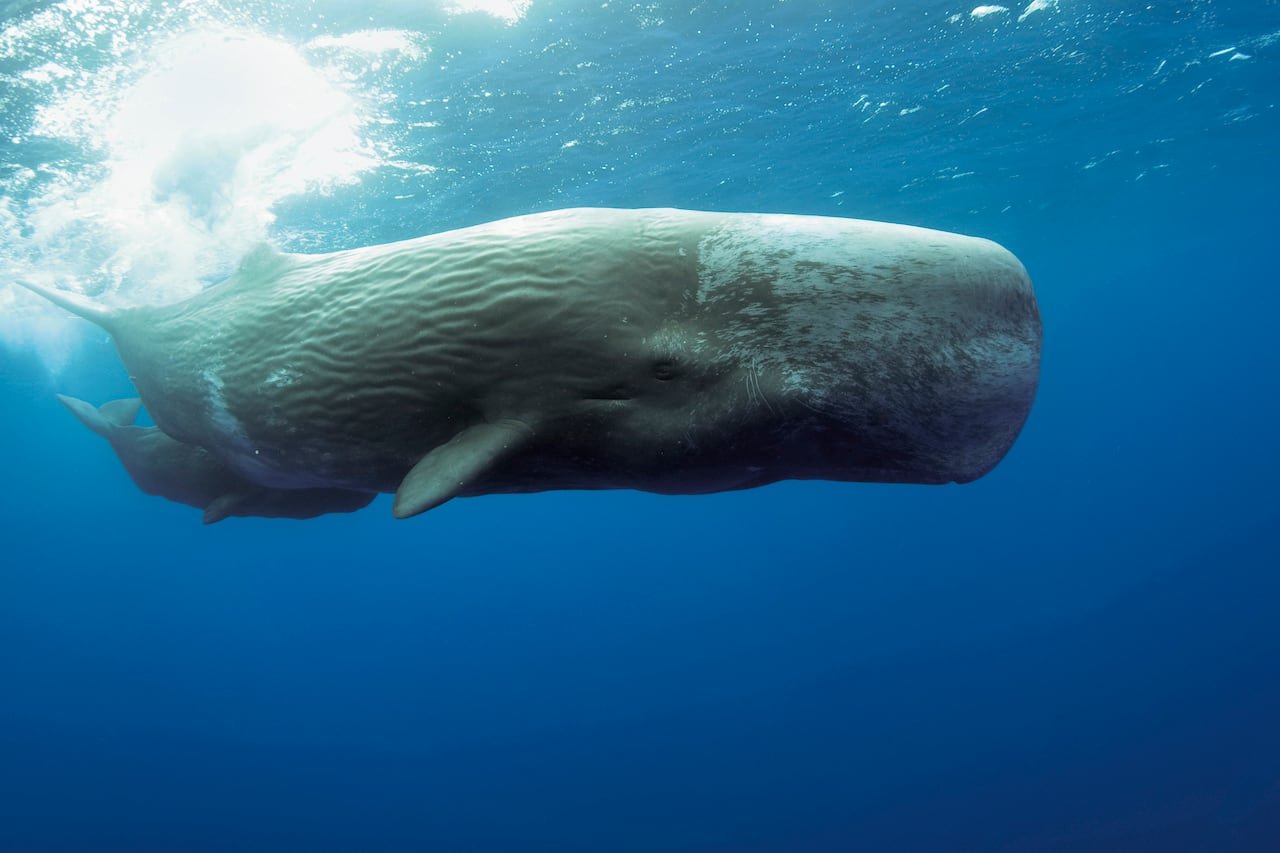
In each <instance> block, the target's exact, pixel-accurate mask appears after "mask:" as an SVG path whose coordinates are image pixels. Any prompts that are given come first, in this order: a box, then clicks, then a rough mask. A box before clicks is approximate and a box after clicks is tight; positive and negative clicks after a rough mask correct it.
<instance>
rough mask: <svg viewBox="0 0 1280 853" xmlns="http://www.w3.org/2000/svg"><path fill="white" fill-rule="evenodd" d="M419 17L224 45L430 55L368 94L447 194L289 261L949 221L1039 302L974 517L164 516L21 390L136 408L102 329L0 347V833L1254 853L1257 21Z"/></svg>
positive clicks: (633, 506) (1278, 563)
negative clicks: (456, 245) (571, 217)
mask: <svg viewBox="0 0 1280 853" xmlns="http://www.w3.org/2000/svg"><path fill="white" fill-rule="evenodd" d="M21 5H23V6H24V7H25V6H30V5H31V4H21ZM35 5H37V6H43V5H47V4H35ZM413 5H414V4H368V5H367V6H362V7H360V8H359V10H358V11H351V9H352V7H351V6H349V5H348V4H337V3H332V4H327V5H326V4H293V5H291V6H288V7H284V6H281V5H280V4H265V5H261V6H260V7H257V8H255V9H254V10H253V15H255V16H256V17H252V18H250V17H245V18H243V19H238V20H252V21H253V22H254V26H256V27H258V28H259V29H261V30H262V31H263V32H266V33H268V34H271V35H273V36H279V37H281V38H285V39H297V38H302V37H304V35H305V34H306V33H307V31H308V28H309V26H310V22H313V21H315V20H322V21H323V27H324V28H325V30H326V31H329V32H335V33H341V32H344V31H349V30H351V29H356V28H360V27H369V26H385V27H405V28H412V29H414V30H416V31H419V32H423V33H426V34H428V35H429V37H430V38H431V40H432V44H433V53H432V61H431V62H430V63H429V66H428V65H425V64H424V66H423V67H422V68H421V69H419V70H417V71H409V72H404V73H402V74H401V76H400V77H398V78H396V85H397V86H399V87H400V95H401V98H400V100H399V102H398V104H397V106H396V107H395V109H396V110H397V113H396V118H397V120H399V121H403V122H406V123H408V122H414V121H418V122H424V121H430V122H434V123H435V124H434V126H433V127H431V128H430V129H429V131H423V133H424V134H425V135H423V136H422V137H416V136H412V135H406V136H404V137H403V138H401V139H399V140H398V142H399V144H400V146H401V148H402V149H404V150H406V151H407V152H409V153H408V155H407V156H409V157H410V158H413V157H415V156H416V157H419V158H421V159H422V162H430V163H432V164H434V165H436V166H438V167H440V168H439V170H438V171H437V172H434V173H432V174H431V175H429V176H425V177H421V176H420V177H417V178H413V179H412V180H414V181H418V182H419V185H417V186H416V187H415V189H416V190H418V193H417V194H416V195H415V196H414V197H413V198H411V199H396V198H395V197H396V196H397V195H404V194H405V193H404V186H403V184H404V182H405V181H407V180H410V179H409V178H405V177H403V176H391V177H388V176H386V175H382V174H376V175H373V176H370V177H368V178H367V179H365V180H364V181H362V182H361V183H360V184H358V185H354V186H351V187H346V188H342V189H339V190H337V191H335V192H332V193H329V194H326V195H324V196H323V197H299V198H294V199H291V200H290V201H289V202H287V203H285V204H282V205H281V206H279V207H278V209H277V212H278V214H279V220H278V230H277V234H278V242H279V243H280V244H282V245H284V246H286V247H289V248H299V246H300V245H301V244H307V243H308V241H309V243H310V244H316V243H323V244H324V245H319V246H316V245H310V246H309V247H310V248H329V249H336V248H346V247H349V246H354V245H362V244H367V243H374V242H385V241H389V240H394V239H401V238H405V237H410V236H417V235H419V234H423V233H430V232H432V231H437V230H443V229H445V228H449V227H456V226H460V225H466V224H472V223H476V222H481V221H485V220H489V219H493V218H497V217H501V216H507V215H515V214H520V213H527V212H531V211H534V210H545V209H552V208H557V207H567V206H573V205H578V204H596V205H616V206H627V207H639V206H647V205H672V206H680V207H689V208H708V209H721V210H768V211H779V212H793V213H818V214H830V215H844V216H857V217H862V218H876V219H889V220H895V221H903V222H909V223H912V224H920V225H927V226H931V227H938V228H945V229H949V230H957V231H962V232H965V233H972V234H978V235H981V236H985V237H990V238H993V239H996V240H999V241H1000V242H1002V243H1004V244H1005V245H1006V246H1008V247H1009V248H1011V249H1012V250H1013V251H1014V252H1015V253H1017V254H1018V255H1019V257H1020V258H1021V259H1022V260H1023V261H1024V263H1025V264H1026V266H1027V267H1028V269H1029V270H1030V272H1031V274H1032V276H1033V278H1034V280H1035V282H1036V287H1037V292H1038V295H1039V299H1040V305H1041V310H1042V313H1043V316H1044V323H1045V349H1044V364H1043V374H1042V381H1041V387H1040V393H1039V397H1038V399H1037V401H1036V405H1035V408H1034V410H1033V412H1032V415H1031V418H1030V421H1029V422H1028V424H1027V426H1026V429H1025V431H1024V432H1023V434H1022V436H1021V438H1020V439H1019V441H1018V443H1017V445H1016V446H1015V447H1014V449H1013V451H1012V452H1011V453H1010V455H1009V456H1008V458H1007V459H1006V460H1005V461H1004V462H1003V463H1002V464H1001V465H1000V466H999V467H998V468H997V469H996V470H995V471H994V472H993V473H992V474H991V475H989V476H988V477H986V478H984V479H983V480H980V481H978V482H976V483H974V484H971V485H966V486H964V487H956V486H951V487H945V488H934V487H912V486H882V485H859V484H834V483H820V482H814V483H784V484H778V485H775V486H770V487H767V488H764V489H760V490H755V491H751V492H742V493H731V494H722V495H713V496H703V497H663V496H654V495H645V494H636V493H630V492H609V493H548V494H541V495H534V496H510V497H508V496H497V497H486V498H478V499H467V500H457V501H453V502H451V503H449V504H447V505H445V506H443V507H441V508H439V509H437V510H433V511H432V512H430V513H429V514H427V515H425V516H422V517H419V518H415V519H412V520H410V521H405V522H394V521H393V520H392V519H391V517H390V507H389V499H388V498H386V497H383V498H380V499H379V500H378V501H377V502H375V504H374V505H373V506H372V507H370V508H369V509H367V510H365V511H363V512H361V513H357V514H354V515H348V516H334V517H326V518H322V519H318V520H314V521H308V522H289V521H269V520H257V519H247V520H242V519H233V520H230V521H228V522H225V523H223V524H219V525H216V526H213V527H208V528H202V527H201V525H200V523H199V514H198V513H197V512H196V511H194V510H191V509H189V508H187V507H182V506H178V505H175V504H169V503H166V502H164V501H162V500H159V499H156V498H148V497H146V496H144V495H142V494H141V493H140V492H138V491H137V490H136V489H135V488H134V487H133V485H132V483H131V482H130V481H129V480H128V479H127V477H126V476H125V474H124V472H123V471H122V469H121V468H120V466H119V464H118V462H117V461H116V460H115V458H114V457H113V455H112V454H111V453H110V452H109V450H108V448H107V447H106V446H105V445H104V444H103V443H102V442H101V441H100V440H99V439H97V438H96V437H94V436H92V435H91V434H90V433H88V432H87V431H85V430H84V428H83V427H82V426H80V424H78V423H77V422H76V421H75V420H74V419H73V418H71V417H69V416H68V414H67V413H66V412H65V410H63V409H62V408H61V407H60V406H59V405H58V403H57V402H56V401H55V399H54V398H53V393H54V391H58V392H63V393H69V394H72V395H75V396H80V397H84V398H86V399H90V400H93V401H95V402H102V401H105V400H108V399H112V398H114V397H120V396H128V395H129V394H130V389H129V385H128V381H127V377H125V376H124V374H123V371H122V369H121V368H120V367H119V364H118V361H117V360H116V357H115V354H114V350H113V349H112V347H111V344H110V342H109V340H107V339H105V337H104V336H102V335H101V334H99V333H94V332H86V334H85V339H84V342H83V344H82V346H81V347H80V349H79V351H78V353H77V355H76V358H75V360H74V362H73V364H72V365H71V366H70V367H69V368H67V369H66V370H64V371H63V372H62V373H61V374H60V375H56V376H54V375H51V374H50V373H49V372H48V371H47V370H46V369H45V368H44V367H43V365H42V364H41V362H40V360H39V359H38V358H37V357H36V355H35V354H34V353H32V352H30V351H25V350H23V349H22V348H20V347H10V348H7V349H5V350H3V352H0V355H2V356H3V361H2V362H0V415H2V416H3V423H4V424H5V428H4V430H5V431H4V435H5V438H6V440H5V442H4V443H3V447H4V451H5V452H4V456H5V474H6V480H7V482H6V487H5V488H4V489H3V490H0V519H2V521H0V525H3V526H2V528H0V530H2V531H3V538H4V546H3V554H4V557H3V568H2V569H0V849H4V850H177V849H183V850H230V849H261V850H284V849H307V850H326V849H333V850H348V849H368V850H372V849H422V850H425V849H433V850H682V851H684V850H699V851H781V850H1018V851H1023V850H1026V851H1031V850H1209V849H1213V850H1270V849H1280V727H1278V726H1277V725H1276V721H1277V720H1280V619H1278V617H1280V575H1278V572H1277V569H1278V568H1280V559H1278V549H1277V544H1276V535H1277V522H1278V520H1280V498H1278V497H1277V492H1276V486H1275V484H1276V482H1277V475H1278V474H1280V449H1278V443H1277V440H1276V428H1275V424H1276V421H1277V414H1278V412H1277V408H1278V404H1277V376H1278V375H1280V373H1278V371H1277V368H1278V367H1280V356H1278V355H1277V347H1276V338H1275V323H1276V317H1277V316H1278V314H1277V312H1278V309H1280V295H1277V284H1278V279H1277V274H1276V267H1275V257H1276V245H1277V244H1276V239H1277V238H1276V225H1277V222H1280V201H1278V199H1280V194H1278V193H1277V191H1278V190H1280V170H1278V169H1277V167H1276V163H1275V153H1276V152H1275V141H1276V140H1277V139H1280V111H1277V109H1276V106H1275V104H1276V100H1277V96H1278V95H1280V86H1278V85H1277V81H1280V73H1277V58H1278V57H1280V53H1278V51H1280V36H1278V35H1277V34H1280V7H1278V6H1277V5H1276V4H1275V3H1259V2H1249V3H1244V2H1230V3H1226V2H1224V3H1195V2H1179V3H1168V4H1164V3H1162V4H1159V5H1158V6H1156V7H1155V8H1147V9H1145V10H1144V9H1141V8H1139V7H1136V6H1135V7H1129V4H1107V3H1077V2H1071V0H1062V2H1061V3H1060V5H1059V8H1058V9H1057V10H1053V9H1050V10H1046V11H1043V12H1038V13H1036V14H1034V15H1031V16H1028V17H1027V18H1026V20H1025V21H1021V22H1019V21H1017V16H1018V15H1019V14H1020V8H1017V7H1015V8H1013V9H1012V11H1011V12H1009V13H1004V14H1002V15H995V16H988V17H987V18H983V19H974V18H971V17H970V16H968V14H967V13H968V11H969V9H968V7H966V6H955V5H948V4H946V3H934V2H922V3H898V4H888V3H858V4H849V3H847V2H842V3H820V2H798V0H793V2H786V3H763V2H749V3H733V4H729V3H715V2H708V3H699V4H687V3H686V4H663V3H653V4H649V3H640V4H635V3H619V2H610V3H587V4H570V3H556V2H546V3H544V2H540V1H539V0H535V2H534V4H533V6H532V7H531V9H530V11H529V13H528V15H527V16H526V17H525V18H524V19H523V20H521V21H519V22H516V23H514V24H511V25H509V26H508V25H505V24H503V23H501V22H499V21H496V20H494V19H492V18H489V17H486V16H481V15H462V16H454V17H450V16H445V15H443V14H440V13H434V12H432V13H427V12H419V11H413V10H412V9H411V6H413ZM1122 7H1124V8H1122ZM14 8H15V10H16V9H17V7H16V6H15V7H14ZM691 9H692V11H690V10H691ZM344 10H345V11H344ZM956 13H959V14H961V16H962V17H961V19H960V20H958V21H955V22H948V21H947V20H946V17H947V16H949V15H952V14H956ZM11 14H15V15H16V14H17V11H11ZM24 14H26V13H24ZM222 14H225V15H227V16H231V15H232V13H231V12H227V11H226V10H223V12H222ZM237 14H243V15H245V16H249V12H243V13H237ZM322 15H323V17H320V16H322ZM1228 47H1234V48H1236V49H1237V50H1238V51H1239V52H1240V53H1243V54H1246V55H1248V57H1249V58H1248V59H1244V60H1238V61H1230V60H1229V59H1228V56H1227V55H1220V56H1216V57H1211V56H1210V55H1211V54H1213V53H1214V52H1215V51H1218V50H1221V49H1223V48H1228ZM35 61H36V60H34V59H31V58H30V57H27V58H23V57H21V56H18V57H16V58H15V57H13V56H12V55H10V56H9V57H8V58H7V59H6V60H5V62H6V63H8V64H7V65H5V66H4V68H5V69H6V73H7V74H10V73H14V70H15V68H18V67H19V66H20V65H21V63H23V62H35ZM1162 61H1164V62H1165V65H1164V66H1163V67H1162V66H1160V63H1161V62H1162ZM1158 68H1159V69H1161V70H1158V71H1157V70H1156V69H1158ZM939 87H943V88H941V89H940V88H939ZM485 92H488V93H489V94H488V95H485V94H484V93H485ZM864 93H871V98H872V100H873V101H874V102H875V103H879V102H880V101H885V100H888V101H892V106H891V107H888V108H886V109H885V110H883V111H877V110H876V109H868V108H867V106H866V104H865V103H860V102H859V98H860V96H861V95H863V94H864ZM443 98H448V100H447V101H442V100H441V99H443ZM627 101H632V102H634V103H633V104H631V105H624V102H627ZM913 104H923V105H925V107H926V108H925V109H922V110H920V111H919V112H916V113H906V114H900V112H899V110H900V109H903V108H907V107H909V106H910V105H913ZM983 107H985V108H986V110H985V111H984V112H979V110H982V108H983ZM26 108H27V109H30V108H31V106H30V105H28V106H27V107H26ZM21 109H22V107H21V105H15V103H14V102H13V101H10V102H8V103H7V104H6V112H7V116H6V120H9V121H20V120H21V115H20V114H21ZM406 134H408V131H406ZM569 140H577V141H578V144H576V145H574V146H571V147H569V148H564V147H563V144H564V143H565V142H566V141H569ZM4 150H5V156H6V157H7V158H9V160H8V162H22V160H21V158H22V157H24V156H28V154H29V151H27V150H26V149H22V148H21V147H14V146H10V147H7V148H5V149H4ZM317 234H319V235H324V234H328V235H330V236H329V237H328V238H323V237H316V236H314V235H317ZM299 235H302V236H299ZM307 235H312V236H307ZM291 241H292V242H291ZM304 247H307V246H304ZM68 322H72V321H68Z"/></svg>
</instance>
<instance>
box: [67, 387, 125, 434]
mask: <svg viewBox="0 0 1280 853" xmlns="http://www.w3.org/2000/svg"><path fill="white" fill-rule="evenodd" d="M57 397H58V402H59V403H61V404H62V405H64V406H66V407H67V408H68V409H69V410H70V411H71V414H73V415H75V416H76V419H77V420H79V421H80V423H82V424H84V425H85V426H87V427H88V428H89V429H91V430H93V431H94V432H96V433H97V434H98V435H100V436H102V437H103V438H110V437H111V433H112V430H114V429H118V428H120V427H127V426H132V425H133V422H134V421H135V420H137V418H138V410H139V409H141V408H142V400H140V399H138V398H137V397H130V398H128V399H125V400H112V401H111V402H110V403H104V404H103V405H102V407H101V408H94V407H93V405H92V404H91V403H86V402H85V401H84V400H77V399H76V398H75V397H68V396H67V395H66V394H58V395H57Z"/></svg>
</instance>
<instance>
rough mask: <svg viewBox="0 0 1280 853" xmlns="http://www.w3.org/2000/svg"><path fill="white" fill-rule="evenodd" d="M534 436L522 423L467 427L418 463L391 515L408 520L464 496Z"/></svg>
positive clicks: (401, 489) (394, 504)
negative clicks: (477, 481)
mask: <svg viewBox="0 0 1280 853" xmlns="http://www.w3.org/2000/svg"><path fill="white" fill-rule="evenodd" d="M530 434H531V431H530V429H529V428H528V426H526V425H525V424H522V423H520V422H518V421H509V420H508V421H498V422H496V423H483V424H476V425H474V426H470V427H467V428H466V429H464V430H463V431H462V432H460V433H458V434H457V435H455V436H454V437H453V438H452V439H450V440H449V441H448V442H446V443H444V444H442V445H440V446H439V447H437V448H435V449H434V450H432V451H431V452H430V453H428V454H427V455H426V456H423V457H422V459H420V460H418V464H416V465H414V466H413V468H412V469H410V471H409V473H408V474H406V475H405V478H404V479H403V480H402V481H401V482H400V488H398V489H396V499H395V502H394V503H393V504H392V506H391V512H392V513H393V514H394V515H395V517H396V518H408V517H409V516H411V515H417V514H418V513H422V512H426V511H427V510H429V509H434V508H435V507H438V506H440V504H442V503H444V502H445V501H447V500H450V499H451V498H455V497H457V496H458V495H459V494H463V493H464V492H465V491H466V489H467V487H469V486H472V485H474V484H475V482H476V480H478V479H480V478H481V477H482V476H483V475H484V474H485V473H486V472H488V471H489V470H491V469H492V468H493V467H494V466H495V465H496V464H497V463H498V462H500V461H501V460H502V458H503V457H505V456H507V455H508V454H510V453H512V452H514V451H516V450H518V449H519V448H521V447H523V446H524V444H525V443H526V442H527V441H528V439H529V436H530Z"/></svg>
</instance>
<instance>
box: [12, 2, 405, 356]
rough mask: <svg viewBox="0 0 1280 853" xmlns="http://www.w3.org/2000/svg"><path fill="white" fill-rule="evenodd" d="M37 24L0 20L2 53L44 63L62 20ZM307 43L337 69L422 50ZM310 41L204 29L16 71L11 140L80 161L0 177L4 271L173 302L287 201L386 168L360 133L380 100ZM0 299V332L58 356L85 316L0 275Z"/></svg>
mask: <svg viewBox="0 0 1280 853" xmlns="http://www.w3.org/2000/svg"><path fill="white" fill-rule="evenodd" d="M67 5H68V4H62V5H60V6H58V7H55V9H54V10H55V11H56V10H61V11H62V12H66V11H67V10H66V9H64V8H63V6H67ZM44 17H50V16H47V15H46V16H44ZM36 18H37V19H38V20H37V19H32V20H29V21H28V22H26V24H24V27H23V28H14V27H10V28H8V29H6V30H4V31H3V33H2V34H0V52H3V53H6V54H7V55H10V56H19V57H24V56H31V57H42V56H43V54H42V52H41V50H40V47H39V46H40V45H41V44H44V43H46V42H47V40H48V39H50V38H51V37H52V36H51V35H50V30H51V29H54V28H56V25H57V22H58V20H60V19H57V18H56V17H50V19H49V20H44V19H43V18H41V17H40V16H36ZM112 23H113V21H112V20H105V22H104V24H103V26H107V27H109V26H110V25H112ZM114 23H116V24H117V25H118V24H119V23H120V22H114ZM107 31H108V32H109V31H110V30H107ZM135 38H136V36H135ZM24 39H26V44H25V45H24V44H23V40H24ZM316 46H320V47H324V48H326V49H327V50H329V51H330V53H328V54H326V57H327V58H332V59H333V60H334V61H335V62H348V63H349V62H350V61H352V60H351V58H352V57H353V56H354V55H356V54H364V55H377V56H383V55H386V54H387V53H389V52H392V51H394V52H397V53H398V54H400V55H403V56H406V57H407V58H410V59H416V58H420V57H421V56H422V55H423V53H422V51H423V49H424V48H423V46H422V45H421V44H420V43H418V42H417V41H415V40H414V39H413V38H412V37H411V36H410V35H409V34H406V33H402V32H399V31H384V30H366V31H357V32H355V33H348V34H347V35H345V36H336V37H327V40H326V39H316V40H315V41H313V42H312V45H310V46H308V47H316ZM81 47H82V49H84V50H90V49H91V48H85V47H84V46H83V45H82V46H81ZM305 50H306V48H299V47H297V46H295V45H292V44H289V43H287V42H284V41H281V40H278V39H272V38H269V37H267V36H264V35H261V34H259V33H255V32H252V31H248V30H236V29H232V28H227V27H222V26H201V27H197V28H195V29H191V30H187V31H186V32H183V33H181V34H180V35H177V36H176V37H171V38H169V39H168V40H166V41H163V42H161V43H159V44H156V45H154V46H153V47H151V48H150V49H147V50H139V49H137V48H136V47H134V48H133V49H132V50H130V49H128V48H126V47H122V46H119V45H115V44H114V43H113V47H112V48H111V49H110V50H109V51H106V52H105V53H104V54H102V55H101V56H100V57H99V58H101V59H103V60H105V61H104V62H102V63H101V65H100V67H97V68H96V70H93V71H88V70H85V69H82V68H77V69H76V70H75V73H68V72H69V69H68V68H66V67H65V65H59V64H55V63H49V62H41V63H39V64H37V63H33V64H32V67H31V68H30V69H29V70H28V71H26V72H21V74H22V78H23V79H24V80H25V81H26V84H27V85H29V86H30V87H31V88H32V90H33V91H32V95H33V99H34V100H36V102H37V103H38V104H39V106H38V107H37V109H36V111H35V114H34V117H33V121H32V122H31V125H30V127H28V128H25V129H23V132H22V133H21V134H20V135H19V138H20V139H39V138H43V139H48V140H55V141H57V142H58V143H60V144H62V145H63V146H65V147H69V148H71V149H72V150H75V151H77V152H79V153H78V155H77V157H76V159H77V160H79V161H81V162H80V163H79V164H77V165H71V166H67V167H63V166H59V165H54V164H43V165H36V164H35V163H34V162H33V163H32V164H30V167H26V166H24V167H22V168H15V169H12V170H10V171H9V172H7V173H0V272H3V274H4V276H3V278H0V281H5V280H12V279H13V278H21V277H23V276H31V275H33V274H34V273H35V272H36V271H40V272H42V273H44V274H46V275H51V276H52V278H51V281H50V283H51V285H52V286H61V287H69V288H71V289H73V290H77V291H80V292H85V293H91V294H96V295H97V296H98V298H103V299H105V300H108V301H110V300H112V299H115V300H116V301H123V302H126V303H139V302H171V301H174V300H177V299H180V298H183V297H185V296H188V295H190V294H192V293H194V292H195V291H197V290H198V289H199V288H201V287H202V286H203V285H204V284H207V283H208V282H210V281H213V280H217V279H218V278H221V277H224V276H225V275H228V274H229V273H231V272H232V271H234V269H235V266H236V264H237V263H238V262H239V260H240V258H241V257H243V256H244V255H245V254H246V253H247V252H248V251H249V250H250V249H251V248H252V247H253V246H254V245H256V244H258V243H260V242H262V241H263V240H265V239H266V237H267V233H268V229H269V227H270V226H271V224H272V222H273V220H274V217H275V213H274V210H273V209H274V208H275V206H276V205H277V204H278V203H280V202H281V201H282V200H284V199H286V198H289V197H291V196H296V195H299V194H304V193H315V192H327V191H329V190H331V189H333V188H335V187H338V186H342V185H345V184H351V183H354V182H356V181H358V180H359V179H360V177H361V176H362V175H363V174H365V173H367V172H368V171H370V170H372V169H374V168H378V167H380V166H384V165H386V164H387V163H388V162H391V156H390V155H394V152H391V151H386V152H383V153H381V154H380V153H379V151H377V150H375V148H374V146H373V145H372V144H371V143H370V142H369V141H368V140H367V139H366V135H367V134H368V133H370V132H371V131H369V128H371V127H373V126H376V124H377V122H378V119H379V116H378V113H377V109H376V105H371V103H370V102H369V101H368V100H366V99H364V98H362V96H361V95H360V93H359V92H357V91H356V90H354V89H352V88H351V87H350V86H349V85H344V84H342V83H339V82H338V79H337V76H338V75H337V74H335V73H331V72H330V71H329V70H328V67H326V66H323V65H320V64H319V63H318V62H314V61H309V59H311V58H310V57H309V56H308V54H307V53H306V52H305ZM334 51H336V53H334ZM112 60H115V61H112ZM0 294H3V295H4V299H5V302H6V303H9V304H14V305H16V306H17V307H18V308H19V309H21V310H20V311H14V312H5V313H4V315H3V318H2V319H0V341H3V342H4V343H5V344H7V345H9V346H25V347H28V348H34V349H36V350H37V351H39V352H40V353H41V355H42V356H43V357H44V360H45V362H46V364H48V365H49V366H50V367H54V366H57V365H60V364H65V363H66V361H67V360H68V359H69V357H70V355H71V353H72V350H73V348H74V347H73V344H74V341H75V339H76V338H77V336H78V333H79V331H78V330H80V329H83V328H87V326H85V325H83V324H75V323H68V322H67V321H66V314H65V312H61V311H56V310H54V309H52V308H51V307H47V308H41V307H39V305H40V303H38V302H34V303H33V302H31V300H29V299H28V298H27V297H26V296H25V295H18V296H16V297H15V295H14V294H13V293H12V291H11V289H10V288H9V287H7V286H5V285H3V284H0Z"/></svg>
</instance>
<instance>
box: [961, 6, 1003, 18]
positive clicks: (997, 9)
mask: <svg viewBox="0 0 1280 853" xmlns="http://www.w3.org/2000/svg"><path fill="white" fill-rule="evenodd" d="M1008 11H1009V7H1008V6H977V7H975V8H974V10H973V11H972V12H970V13H969V17H970V18H985V17H987V16H988V15H1002V14H1004V13H1005V12H1008Z"/></svg>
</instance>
